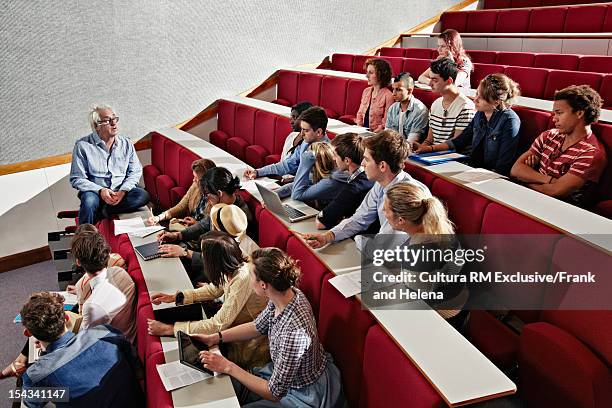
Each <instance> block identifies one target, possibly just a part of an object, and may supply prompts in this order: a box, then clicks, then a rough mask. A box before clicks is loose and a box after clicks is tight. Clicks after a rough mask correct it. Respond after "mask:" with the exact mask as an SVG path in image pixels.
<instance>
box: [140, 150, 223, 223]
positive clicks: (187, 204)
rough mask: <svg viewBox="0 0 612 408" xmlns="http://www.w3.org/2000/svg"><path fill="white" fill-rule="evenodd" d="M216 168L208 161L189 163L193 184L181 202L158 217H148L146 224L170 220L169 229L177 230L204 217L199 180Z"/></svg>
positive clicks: (203, 198) (204, 206)
mask: <svg viewBox="0 0 612 408" xmlns="http://www.w3.org/2000/svg"><path fill="white" fill-rule="evenodd" d="M214 167H217V166H216V164H215V162H213V161H212V160H208V159H198V160H194V161H193V163H191V171H192V172H193V183H191V186H190V187H189V190H187V193H185V195H184V196H183V198H182V199H181V201H179V203H178V204H177V205H175V206H174V207H172V208H170V209H169V210H166V211H164V212H162V213H161V214H159V215H156V216H153V217H149V219H148V220H147V223H148V224H150V225H155V224H158V223H159V222H160V221H163V220H170V229H171V230H173V229H174V228H177V227H178V230H183V229H185V226H190V225H194V224H195V223H196V222H198V221H199V220H201V219H202V218H203V217H205V216H206V214H205V211H204V209H205V208H206V195H204V194H202V192H201V190H200V180H201V179H202V176H204V173H206V171H208V170H210V169H212V168H214Z"/></svg>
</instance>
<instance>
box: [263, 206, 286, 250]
mask: <svg viewBox="0 0 612 408" xmlns="http://www.w3.org/2000/svg"><path fill="white" fill-rule="evenodd" d="M290 237H291V232H289V230H288V229H287V227H285V224H283V223H282V222H281V221H280V220H279V219H278V218H276V216H275V215H273V214H272V213H271V212H270V211H268V210H267V209H265V208H264V209H263V210H261V212H260V213H259V242H258V243H259V246H260V247H262V248H268V247H277V248H280V249H282V250H283V251H284V250H285V249H286V248H287V241H288V240H289V238H290Z"/></svg>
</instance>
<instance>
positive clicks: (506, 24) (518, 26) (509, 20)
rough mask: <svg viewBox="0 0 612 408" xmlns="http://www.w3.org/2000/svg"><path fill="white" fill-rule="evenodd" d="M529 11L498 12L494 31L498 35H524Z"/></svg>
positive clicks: (527, 26) (527, 25) (527, 24)
mask: <svg viewBox="0 0 612 408" xmlns="http://www.w3.org/2000/svg"><path fill="white" fill-rule="evenodd" d="M530 14H531V10H528V9H525V10H500V12H499V15H498V16H497V25H496V26H495V30H496V32H498V33H525V32H527V30H528V28H529V16H530Z"/></svg>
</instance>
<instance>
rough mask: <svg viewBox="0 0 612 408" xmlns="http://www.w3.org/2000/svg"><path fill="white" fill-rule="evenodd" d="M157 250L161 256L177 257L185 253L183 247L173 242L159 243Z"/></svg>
mask: <svg viewBox="0 0 612 408" xmlns="http://www.w3.org/2000/svg"><path fill="white" fill-rule="evenodd" d="M158 252H160V253H161V254H162V258H179V257H181V256H184V255H185V250H184V249H183V247H181V246H179V245H174V244H165V245H160V246H159V250H158Z"/></svg>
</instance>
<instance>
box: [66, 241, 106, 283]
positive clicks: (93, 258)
mask: <svg viewBox="0 0 612 408" xmlns="http://www.w3.org/2000/svg"><path fill="white" fill-rule="evenodd" d="M70 252H72V255H73V256H74V258H75V259H77V260H78V261H79V263H80V264H81V266H82V267H83V269H84V270H85V272H88V273H94V272H98V271H101V270H102V269H104V268H106V266H107V265H108V258H109V256H110V252H111V249H110V246H109V245H108V243H107V242H106V240H105V239H104V237H103V236H102V234H100V233H99V232H93V231H83V232H81V233H79V234H76V235H75V236H74V237H73V238H72V243H71V245H70Z"/></svg>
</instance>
